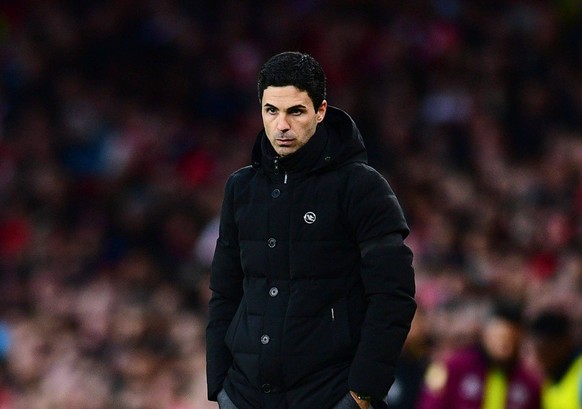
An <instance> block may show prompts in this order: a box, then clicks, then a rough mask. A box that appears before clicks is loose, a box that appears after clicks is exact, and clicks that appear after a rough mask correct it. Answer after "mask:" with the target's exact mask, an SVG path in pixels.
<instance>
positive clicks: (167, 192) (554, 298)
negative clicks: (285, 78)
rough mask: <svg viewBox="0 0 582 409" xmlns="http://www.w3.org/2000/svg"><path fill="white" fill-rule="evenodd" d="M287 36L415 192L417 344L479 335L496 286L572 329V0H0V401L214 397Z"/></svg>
mask: <svg viewBox="0 0 582 409" xmlns="http://www.w3.org/2000/svg"><path fill="white" fill-rule="evenodd" d="M283 50H301V51H304V52H309V53H311V54H312V55H314V56H315V57H316V58H317V59H318V60H320V62H321V63H322V65H323V67H324V70H325V71H326V73H327V75H328V90H329V92H328V100H329V102H330V104H332V105H336V106H339V107H341V108H343V109H345V110H346V111H348V112H349V113H350V114H351V115H352V116H353V117H354V118H355V120H356V122H357V123H358V124H359V126H360V129H361V131H362V133H363V135H364V138H365V141H366V143H367V146H368V149H369V152H370V162H371V164H372V165H374V166H376V167H377V168H379V169H381V170H382V172H383V173H384V174H385V175H386V177H387V178H388V180H389V181H390V183H391V184H392V186H393V187H394V189H395V190H396V192H397V194H398V195H399V197H400V199H401V202H402V204H403V207H404V209H405V211H406V213H407V217H408V219H409V222H410V226H411V231H412V233H411V235H410V237H409V238H408V239H407V243H408V244H409V245H410V246H411V247H412V248H413V250H414V252H415V262H414V263H415V268H416V276H417V287H418V289H417V290H418V303H419V307H420V308H419V315H418V317H419V320H418V324H419V325H415V329H414V334H413V336H411V340H410V342H411V343H415V342H418V343H419V345H424V346H425V347H424V349H423V351H424V353H426V354H429V356H434V355H435V354H439V353H441V352H442V351H444V350H447V349H451V348H454V347H457V346H459V345H463V344H465V343H467V342H470V341H471V340H472V339H474V338H475V337H476V334H477V333H478V330H479V324H480V322H481V317H482V314H483V311H484V310H485V306H486V305H488V304H489V303H490V302H491V301H492V300H495V299H497V298H500V297H501V298H504V299H511V300H518V301H521V302H523V303H524V306H525V312H526V316H532V314H535V312H536V311H539V310H540V309H541V308H544V307H546V306H548V305H550V306H556V307H558V308H564V309H566V310H567V311H568V312H569V313H571V315H572V317H573V318H574V319H575V322H576V323H577V328H578V336H579V337H580V327H581V326H580V324H581V323H582V297H581V293H582V288H581V287H582V252H581V250H580V249H581V248H582V178H581V176H582V10H581V5H580V2H578V1H575V0H557V1H533V0H532V1H519V0H513V1H498V0H489V1H475V2H468V1H466V2H465V1H462V0H414V1H407V2H389V1H373V0H369V1H356V0H352V1H349V0H337V1H314V0H301V1H293V2H290V1H289V2H287V1H281V0H271V1H252V2H251V1H231V0H225V1H220V2H207V1H196V0H192V1H186V0H184V1H178V0H175V1H161V0H160V1H155V0H152V1H138V0H115V1H114V0H98V1H44V0H38V1H35V0H12V1H11V0H4V1H1V2H0V269H1V272H0V274H1V277H0V279H1V282H0V408H2V409H8V408H9V409H13V408H26V409H30V408H34V409H37V408H38V409H45V408H47V409H48V408H51V409H52V408H59V409H60V408H67V409H102V408H107V409H110V408H119V409H122V408H123V409H203V408H215V407H216V406H215V404H213V403H209V402H206V392H205V379H204V325H205V306H206V302H207V299H208V290H207V277H208V272H209V263H210V259H211V257H212V252H213V248H214V240H215V238H216V223H217V215H218V211H219V206H220V201H221V197H222V189H223V184H224V182H225V180H226V177H227V176H228V174H230V173H231V172H232V171H234V170H235V169H237V168H239V167H241V166H244V165H246V164H247V163H248V162H249V154H250V149H251V145H252V143H253V141H254V138H255V136H256V133H257V132H258V130H259V129H260V126H261V122H260V113H259V107H258V103H257V96H256V88H255V79H256V74H257V70H258V68H259V66H260V64H261V63H262V62H263V61H264V60H265V59H266V58H268V57H270V56H271V55H273V54H275V53H277V52H280V51H283ZM579 339H580V338H579ZM524 346H525V344H524Z"/></svg>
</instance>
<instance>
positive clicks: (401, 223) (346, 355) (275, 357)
mask: <svg viewBox="0 0 582 409" xmlns="http://www.w3.org/2000/svg"><path fill="white" fill-rule="evenodd" d="M258 92H259V101H260V103H261V111H262V118H263V125H264V129H263V130H262V131H261V132H260V133H259V135H258V137H257V140H256V144H255V146H254V149H253V152H252V165H250V166H248V167H245V168H242V169H240V170H238V171H237V172H235V173H234V174H232V175H231V176H230V178H229V180H228V182H227V184H226V188H225V197H224V201H223V206H222V213H221V221H220V234H219V238H218V241H217V246H216V251H215V255H214V260H213V265H212V274H211V280H210V288H211V290H212V293H213V295H212V299H211V301H210V305H209V323H208V328H207V375H208V395H209V399H211V400H218V401H219V405H220V407H221V408H227V407H235V408H238V409H261V408H269V409H270V408H272V409H275V408H276V409H285V408H293V409H311V408H317V409H332V408H355V409H357V408H368V407H374V408H382V407H385V404H384V403H383V401H384V399H385V398H386V395H387V393H388V390H389V388H390V386H391V384H392V382H393V369H394V365H395V363H396V360H397V358H398V356H399V354H400V351H401V349H402V345H403V343H404V341H405V339H406V336H407V333H408V331H409V329H410V323H411V320H412V318H413V316H414V312H415V309H416V304H415V301H414V274H413V268H412V253H411V251H410V249H409V248H408V247H407V246H406V245H405V244H404V242H403V239H404V238H405V237H406V236H407V235H408V226H407V223H406V221H405V219H404V216H403V211H402V209H401V206H400V205H399V203H398V200H397V198H396V196H395V194H394V192H393V190H392V189H391V187H390V186H389V184H388V183H387V181H386V180H385V178H384V177H382V175H380V173H378V172H377V171H376V170H375V169H373V168H372V167H370V166H369V165H368V164H367V153H366V148H365V146H364V142H363V139H362V136H361V135H360V132H359V131H358V128H357V127H356V125H355V123H354V121H352V119H351V118H350V117H349V116H348V114H346V113H345V112H343V111H341V110H339V109H337V108H333V107H331V106H329V105H328V103H327V101H326V99H325V98H326V81H325V75H324V72H323V70H322V68H321V67H320V65H319V63H318V62H317V61H316V60H315V59H313V58H312V57H311V56H309V55H307V54H302V53H298V52H285V53H281V54H278V55H276V56H274V57H272V58H271V59H270V60H269V61H267V62H266V63H265V64H264V65H263V67H262V69H261V71H260V73H259V78H258ZM226 137H227V138H228V135H226Z"/></svg>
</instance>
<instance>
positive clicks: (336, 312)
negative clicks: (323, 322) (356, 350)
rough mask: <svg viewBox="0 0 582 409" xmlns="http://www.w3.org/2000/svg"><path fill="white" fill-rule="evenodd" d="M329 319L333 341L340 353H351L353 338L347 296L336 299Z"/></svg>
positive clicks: (335, 349)
mask: <svg viewBox="0 0 582 409" xmlns="http://www.w3.org/2000/svg"><path fill="white" fill-rule="evenodd" d="M329 319H330V320H331V323H330V328H331V331H330V333H331V337H332V339H331V342H332V345H333V348H334V351H336V352H337V353H339V354H342V353H346V354H350V353H351V350H352V338H351V334H350V333H351V331H350V323H349V319H348V306H347V301H346V299H345V298H342V299H341V300H338V301H336V302H335V303H333V304H332V305H331V307H330V311H329Z"/></svg>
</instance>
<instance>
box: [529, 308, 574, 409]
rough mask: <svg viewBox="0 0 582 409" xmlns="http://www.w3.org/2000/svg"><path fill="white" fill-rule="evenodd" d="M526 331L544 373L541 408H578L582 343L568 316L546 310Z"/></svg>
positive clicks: (537, 316) (539, 314)
mask: <svg viewBox="0 0 582 409" xmlns="http://www.w3.org/2000/svg"><path fill="white" fill-rule="evenodd" d="M529 332H530V336H531V340H532V344H533V349H534V355H535V357H536V361H537V362H538V363H539V365H540V368H541V369H542V371H543V373H544V383H543V387H542V408H543V409H582V346H581V345H580V343H579V342H577V341H576V337H575V335H574V331H573V328H572V322H571V318H570V317H569V316H568V315H567V314H566V313H564V312H561V311H558V310H552V309H548V310H545V311H541V312H539V313H538V315H536V317H535V318H534V319H533V320H532V322H531V323H530V327H529Z"/></svg>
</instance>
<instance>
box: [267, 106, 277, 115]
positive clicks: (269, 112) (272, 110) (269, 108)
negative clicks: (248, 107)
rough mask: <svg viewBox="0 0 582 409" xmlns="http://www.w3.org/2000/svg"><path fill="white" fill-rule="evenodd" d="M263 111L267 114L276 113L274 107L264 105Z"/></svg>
mask: <svg viewBox="0 0 582 409" xmlns="http://www.w3.org/2000/svg"><path fill="white" fill-rule="evenodd" d="M265 112H266V113H267V114H275V113H277V109H276V108H274V107H265Z"/></svg>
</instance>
